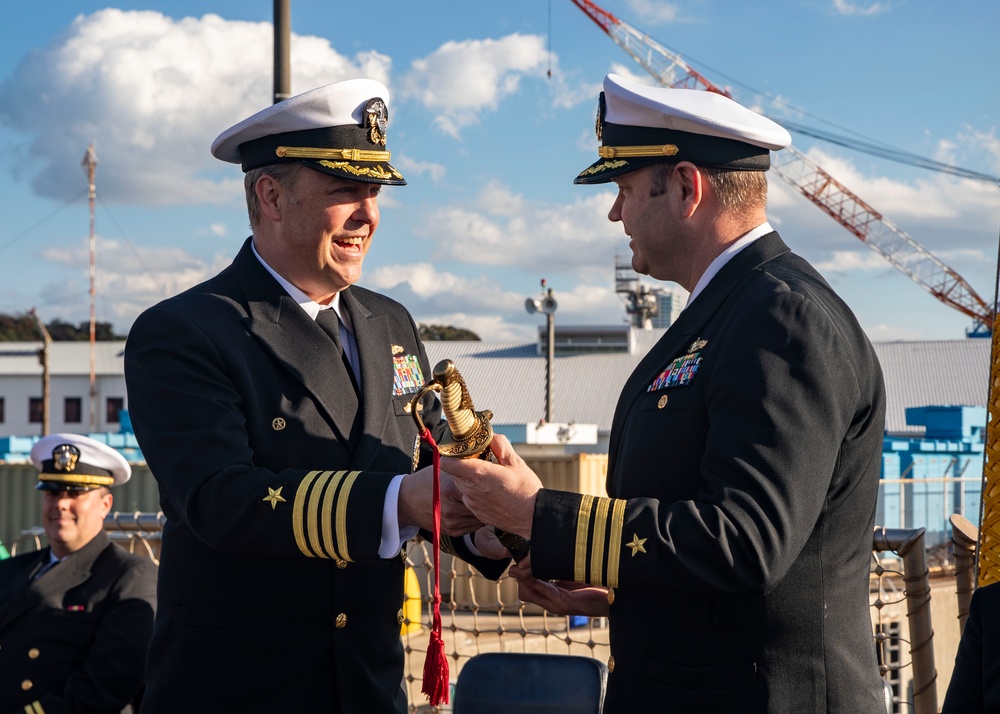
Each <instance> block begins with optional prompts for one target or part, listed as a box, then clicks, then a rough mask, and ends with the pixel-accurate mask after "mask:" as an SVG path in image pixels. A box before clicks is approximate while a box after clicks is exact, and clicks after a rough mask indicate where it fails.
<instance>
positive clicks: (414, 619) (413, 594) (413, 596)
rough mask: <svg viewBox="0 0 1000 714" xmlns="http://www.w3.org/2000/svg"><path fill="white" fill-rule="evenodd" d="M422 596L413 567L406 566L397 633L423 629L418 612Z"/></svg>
mask: <svg viewBox="0 0 1000 714" xmlns="http://www.w3.org/2000/svg"><path fill="white" fill-rule="evenodd" d="M422 606H423V598H422V597H421V596H420V581H419V580H417V574H416V573H415V572H414V571H413V568H411V567H409V566H407V568H406V576H405V579H404V581H403V622H402V626H401V627H400V630H399V634H400V635H406V634H413V633H417V632H420V631H421V630H423V629H424V628H423V626H422V625H421V624H420V613H421V608H422Z"/></svg>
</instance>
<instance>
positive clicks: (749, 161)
mask: <svg viewBox="0 0 1000 714" xmlns="http://www.w3.org/2000/svg"><path fill="white" fill-rule="evenodd" d="M597 140H598V142H599V143H600V148H599V149H598V153H599V154H600V156H601V158H600V159H599V160H598V161H595V162H594V163H593V164H591V165H590V166H588V167H587V168H586V169H584V170H583V171H582V172H580V174H579V175H578V176H577V177H576V179H575V180H574V182H573V183H584V184H591V183H606V182H608V181H610V180H612V179H613V178H614V177H615V176H620V175H621V174H624V173H628V172H629V171H635V170H636V169H639V168H642V167H643V166H647V165H648V164H651V163H654V162H667V163H677V162H679V161H690V162H691V163H693V164H695V165H696V166H701V167H705V168H721V169H732V170H738V171H767V169H768V168H769V167H770V165H771V155H770V152H771V151H777V150H779V149H784V148H785V147H786V146H788V145H789V144H791V143H792V137H791V136H790V135H789V133H788V132H787V131H786V130H785V129H784V128H783V127H781V126H779V125H778V124H776V123H775V122H773V121H771V120H770V119H768V118H767V117H764V116H761V115H760V114H758V113H757V112H755V111H752V110H750V109H747V108H746V107H744V106H743V105H742V104H739V103H738V102H735V101H733V100H732V99H729V98H728V97H725V96H723V95H721V94H717V93H715V92H707V91H703V90H699V89H673V88H668V87H650V86H647V85H644V84H639V83H638V82H633V81H630V80H627V79H625V78H623V77H619V76H618V75H616V74H609V75H608V76H606V77H605V78H604V91H603V92H601V96H600V99H599V100H598V109H597Z"/></svg>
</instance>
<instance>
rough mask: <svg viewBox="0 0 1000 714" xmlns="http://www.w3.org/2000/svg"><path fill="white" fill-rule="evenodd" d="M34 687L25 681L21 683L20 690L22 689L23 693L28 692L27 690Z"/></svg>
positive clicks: (28, 680) (28, 681) (27, 680)
mask: <svg viewBox="0 0 1000 714" xmlns="http://www.w3.org/2000/svg"><path fill="white" fill-rule="evenodd" d="M34 686H35V685H34V684H32V683H31V680H30V679H26V680H24V681H23V682H21V689H23V690H24V691H28V690H29V689H31V688H32V687H34Z"/></svg>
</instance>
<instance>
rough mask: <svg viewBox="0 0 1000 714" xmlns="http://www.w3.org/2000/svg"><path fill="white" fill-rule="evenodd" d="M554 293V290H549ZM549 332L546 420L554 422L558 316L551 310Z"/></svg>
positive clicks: (547, 326)
mask: <svg viewBox="0 0 1000 714" xmlns="http://www.w3.org/2000/svg"><path fill="white" fill-rule="evenodd" d="M549 295H550V296H551V295H552V290H549ZM545 321H546V323H548V324H547V325H546V328H547V332H548V340H547V342H548V356H547V359H546V360H545V422H546V423H547V424H551V423H552V363H553V361H554V358H555V353H556V316H555V315H553V314H552V313H551V312H550V313H548V314H547V315H546V316H545Z"/></svg>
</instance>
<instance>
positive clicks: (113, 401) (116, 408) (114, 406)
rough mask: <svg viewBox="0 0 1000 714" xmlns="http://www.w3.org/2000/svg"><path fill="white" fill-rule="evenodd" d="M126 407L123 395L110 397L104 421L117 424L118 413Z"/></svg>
mask: <svg viewBox="0 0 1000 714" xmlns="http://www.w3.org/2000/svg"><path fill="white" fill-rule="evenodd" d="M124 408H125V400H124V399H123V398H122V397H108V402H107V410H106V413H105V415H104V421H105V423H107V424H109V425H110V424H117V423H118V414H119V413H120V412H121V410H122V409H124Z"/></svg>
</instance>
